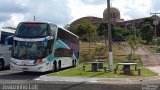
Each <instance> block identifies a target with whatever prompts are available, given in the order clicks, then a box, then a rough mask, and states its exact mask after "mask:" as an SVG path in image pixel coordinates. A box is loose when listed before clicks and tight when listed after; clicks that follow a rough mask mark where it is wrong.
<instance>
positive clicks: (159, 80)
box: [35, 75, 160, 84]
mask: <svg viewBox="0 0 160 90" xmlns="http://www.w3.org/2000/svg"><path fill="white" fill-rule="evenodd" d="M35 80H36V81H55V82H56V81H60V82H88V83H101V84H143V83H152V84H154V83H155V84H160V77H159V76H156V77H144V78H81V77H59V76H47V75H42V76H40V77H39V78H36V79H35Z"/></svg>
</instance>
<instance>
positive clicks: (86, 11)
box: [69, 0, 107, 21]
mask: <svg viewBox="0 0 160 90" xmlns="http://www.w3.org/2000/svg"><path fill="white" fill-rule="evenodd" d="M69 7H70V9H71V16H72V17H73V18H72V21H73V20H76V19H78V18H81V17H85V16H96V17H101V18H102V17H103V11H104V9H105V8H106V7H107V6H106V4H98V5H92V4H85V3H84V2H81V0H69Z"/></svg>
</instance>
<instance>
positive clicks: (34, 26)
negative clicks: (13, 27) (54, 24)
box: [15, 23, 48, 38]
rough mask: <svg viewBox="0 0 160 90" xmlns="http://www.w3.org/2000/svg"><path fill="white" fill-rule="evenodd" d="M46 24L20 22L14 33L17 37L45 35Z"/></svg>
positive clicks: (46, 30)
mask: <svg viewBox="0 0 160 90" xmlns="http://www.w3.org/2000/svg"><path fill="white" fill-rule="evenodd" d="M47 33H48V24H46V23H21V24H20V25H19V26H18V29H17V31H16V33H15V35H16V36H18V37H26V38H30V37H31V38H40V37H45V36H47Z"/></svg>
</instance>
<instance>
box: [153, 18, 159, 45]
mask: <svg viewBox="0 0 160 90" xmlns="http://www.w3.org/2000/svg"><path fill="white" fill-rule="evenodd" d="M158 23H159V22H158V21H153V24H154V26H155V30H154V34H155V45H156V42H157V31H156V25H158Z"/></svg>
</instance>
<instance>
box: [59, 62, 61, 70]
mask: <svg viewBox="0 0 160 90" xmlns="http://www.w3.org/2000/svg"><path fill="white" fill-rule="evenodd" d="M58 70H61V61H59V62H58Z"/></svg>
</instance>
